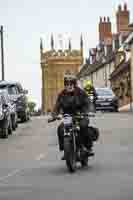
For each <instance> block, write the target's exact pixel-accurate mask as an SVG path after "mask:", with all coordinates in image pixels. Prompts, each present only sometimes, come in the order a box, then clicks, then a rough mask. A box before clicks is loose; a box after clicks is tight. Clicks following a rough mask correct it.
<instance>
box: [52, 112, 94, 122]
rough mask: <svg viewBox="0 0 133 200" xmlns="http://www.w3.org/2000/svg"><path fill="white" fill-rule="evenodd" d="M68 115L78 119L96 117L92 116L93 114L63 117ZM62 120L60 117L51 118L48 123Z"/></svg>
mask: <svg viewBox="0 0 133 200" xmlns="http://www.w3.org/2000/svg"><path fill="white" fill-rule="evenodd" d="M67 115H69V116H71V117H75V118H77V119H82V118H84V117H93V116H94V114H92V113H80V114H63V117H65V116H67ZM61 119H62V117H59V116H57V117H54V118H50V119H48V123H51V122H54V121H56V120H61Z"/></svg>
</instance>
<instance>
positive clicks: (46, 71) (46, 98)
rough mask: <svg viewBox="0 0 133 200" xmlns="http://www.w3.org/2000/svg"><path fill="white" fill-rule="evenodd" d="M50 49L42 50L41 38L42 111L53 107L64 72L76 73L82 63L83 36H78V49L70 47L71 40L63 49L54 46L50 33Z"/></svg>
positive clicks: (62, 83) (60, 87) (61, 86)
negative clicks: (56, 48)
mask: <svg viewBox="0 0 133 200" xmlns="http://www.w3.org/2000/svg"><path fill="white" fill-rule="evenodd" d="M50 44H51V50H49V51H44V49H43V45H42V40H41V43H40V54H41V70H42V112H43V113H45V112H48V111H51V110H52V109H53V106H54V104H55V102H56V99H57V95H58V93H59V92H60V91H61V90H62V89H63V87H64V74H65V73H66V72H68V71H69V72H71V73H73V74H75V75H76V74H78V72H79V70H80V66H81V65H82V64H83V38H82V35H81V38H80V49H79V50H77V49H72V46H71V41H70V40H69V41H68V48H67V49H65V50H62V49H59V50H55V48H54V37H53V35H51V42H50Z"/></svg>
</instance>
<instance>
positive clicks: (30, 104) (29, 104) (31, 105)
mask: <svg viewBox="0 0 133 200" xmlns="http://www.w3.org/2000/svg"><path fill="white" fill-rule="evenodd" d="M28 107H29V111H30V113H32V112H34V111H35V107H36V103H35V102H33V101H30V102H28Z"/></svg>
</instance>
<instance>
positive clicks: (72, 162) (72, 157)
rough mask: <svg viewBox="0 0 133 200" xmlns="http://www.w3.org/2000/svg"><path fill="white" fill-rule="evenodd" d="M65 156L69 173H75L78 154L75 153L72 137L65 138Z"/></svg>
mask: <svg viewBox="0 0 133 200" xmlns="http://www.w3.org/2000/svg"><path fill="white" fill-rule="evenodd" d="M64 154H65V160H66V165H67V168H68V171H69V172H75V170H76V153H75V152H74V148H73V144H72V140H71V138H70V137H65V138H64Z"/></svg>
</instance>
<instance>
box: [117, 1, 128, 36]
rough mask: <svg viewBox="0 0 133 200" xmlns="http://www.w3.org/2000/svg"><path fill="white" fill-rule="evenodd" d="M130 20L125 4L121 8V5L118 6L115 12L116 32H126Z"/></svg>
mask: <svg viewBox="0 0 133 200" xmlns="http://www.w3.org/2000/svg"><path fill="white" fill-rule="evenodd" d="M129 21H130V12H129V10H128V9H127V4H126V3H125V4H124V8H123V9H122V7H121V5H119V6H118V11H117V13H116V23H117V32H118V33H121V32H126V31H128V29H129V28H128V25H129Z"/></svg>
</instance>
